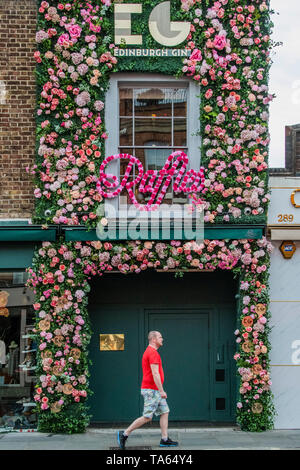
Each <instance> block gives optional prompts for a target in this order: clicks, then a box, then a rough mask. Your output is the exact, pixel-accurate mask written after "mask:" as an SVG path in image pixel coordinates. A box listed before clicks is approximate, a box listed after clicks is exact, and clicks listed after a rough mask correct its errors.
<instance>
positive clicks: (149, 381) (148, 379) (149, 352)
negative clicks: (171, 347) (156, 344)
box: [141, 346, 165, 390]
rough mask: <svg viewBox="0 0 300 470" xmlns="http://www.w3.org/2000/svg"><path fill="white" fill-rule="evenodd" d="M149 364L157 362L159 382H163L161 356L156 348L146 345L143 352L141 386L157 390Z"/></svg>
mask: <svg viewBox="0 0 300 470" xmlns="http://www.w3.org/2000/svg"><path fill="white" fill-rule="evenodd" d="M150 364H158V371H159V375H160V380H161V384H163V383H164V378H165V376H164V371H163V368H162V363H161V357H160V355H159V354H158V352H157V350H156V349H154V348H153V347H152V346H148V347H147V349H146V351H145V352H144V354H143V359H142V368H143V381H142V386H141V388H150V389H151V390H158V388H157V386H156V385H155V382H154V380H153V375H152V370H151V365H150Z"/></svg>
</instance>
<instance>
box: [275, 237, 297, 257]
mask: <svg viewBox="0 0 300 470" xmlns="http://www.w3.org/2000/svg"><path fill="white" fill-rule="evenodd" d="M279 249H280V251H281V253H282V256H283V257H284V258H285V259H290V258H292V257H293V255H294V253H295V251H296V245H295V243H294V242H292V241H283V242H282V243H281V245H280V248H279Z"/></svg>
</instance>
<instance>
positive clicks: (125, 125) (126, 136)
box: [120, 118, 133, 145]
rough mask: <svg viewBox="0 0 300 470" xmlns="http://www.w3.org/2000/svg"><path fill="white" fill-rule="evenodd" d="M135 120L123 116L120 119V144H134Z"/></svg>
mask: <svg viewBox="0 0 300 470" xmlns="http://www.w3.org/2000/svg"><path fill="white" fill-rule="evenodd" d="M132 126H133V120H132V119H126V118H121V119H120V145H133V140H132V133H133V128H132Z"/></svg>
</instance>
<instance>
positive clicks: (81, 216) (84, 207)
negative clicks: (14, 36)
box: [28, 0, 273, 227]
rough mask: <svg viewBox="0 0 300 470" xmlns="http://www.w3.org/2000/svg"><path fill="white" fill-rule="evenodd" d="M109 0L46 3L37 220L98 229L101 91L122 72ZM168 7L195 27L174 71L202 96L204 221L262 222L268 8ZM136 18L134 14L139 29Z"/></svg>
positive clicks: (196, 1) (221, 4)
mask: <svg viewBox="0 0 300 470" xmlns="http://www.w3.org/2000/svg"><path fill="white" fill-rule="evenodd" d="M113 3H114V2H113V0H112V1H106V0H102V1H97V2H95V1H93V0H91V1H88V0H84V1H82V2H81V3H80V4H78V2H77V1H75V0H69V1H68V2H66V1H61V2H59V3H57V2H56V1H53V0H49V1H42V2H41V3H40V7H39V10H38V11H39V14H38V27H37V33H36V43H37V49H38V50H37V51H35V53H34V57H35V59H36V61H37V74H36V76H37V83H38V94H37V97H38V99H37V159H36V163H35V165H33V167H32V168H31V169H29V168H28V171H30V172H31V173H32V174H33V175H34V178H35V186H36V187H35V191H34V196H35V200H36V210H35V216H34V220H35V221H36V222H38V223H45V221H46V222H47V223H55V224H67V225H82V224H83V225H88V226H92V227H96V226H97V222H98V218H99V217H100V216H99V214H100V213H101V211H97V208H98V207H99V205H101V204H103V200H102V197H101V195H100V194H99V192H98V191H97V190H96V184H97V181H98V178H99V167H100V164H101V162H102V161H103V159H104V158H106V157H107V155H105V146H104V143H105V140H106V139H107V137H108V136H107V134H106V132H105V123H104V110H105V106H106V103H105V91H106V90H107V87H108V82H109V76H110V73H111V72H113V71H117V70H120V68H119V67H120V66H119V63H118V62H117V58H116V57H114V49H115V45H114V44H113V42H112V39H111V38H112V37H113V36H114V31H113V21H110V20H109V19H111V18H113V15H112V12H113ZM156 3H157V2H156V1H155V0H153V6H154V5H155V4H156ZM172 8H173V9H175V11H176V13H175V12H174V11H173V14H176V18H177V20H184V21H189V22H190V25H191V26H190V33H189V35H188V37H187V39H186V40H185V41H184V42H183V43H182V44H181V45H180V47H181V48H188V49H190V50H191V55H190V57H188V58H182V63H181V64H179V65H178V70H177V73H176V75H177V76H179V75H180V74H182V75H186V76H188V77H189V78H190V79H191V80H193V81H195V82H196V83H198V84H199V91H200V94H201V106H200V109H199V117H200V124H201V125H200V128H199V133H200V134H201V137H202V139H201V140H202V148H201V165H202V166H203V167H204V168H205V189H206V192H205V201H206V205H205V209H204V222H206V223H215V222H245V221H251V222H255V221H256V222H264V221H265V218H266V209H267V207H268V203H269V198H270V195H269V193H268V177H267V160H268V144H269V135H268V118H269V110H268V106H269V103H270V101H271V100H272V98H273V96H272V95H271V94H270V93H269V90H268V73H269V67H270V63H271V60H270V49H271V46H272V41H271V39H270V33H271V21H270V12H269V6H268V2H261V1H260V0H251V1H248V0H219V1H215V2H210V1H208V0H176V1H174V2H172ZM137 17H138V15H137ZM108 18H109V19H108ZM135 21H137V22H138V19H136V18H134V17H132V24H133V27H134V24H135ZM180 60H181V59H180ZM149 72H151V70H149ZM165 73H168V70H167V69H166V70H165ZM199 156H200V150H199Z"/></svg>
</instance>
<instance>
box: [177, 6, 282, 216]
mask: <svg viewBox="0 0 300 470" xmlns="http://www.w3.org/2000/svg"><path fill="white" fill-rule="evenodd" d="M182 9H183V10H184V11H185V12H186V17H187V18H189V20H190V21H191V30H190V34H189V36H188V38H187V40H188V47H189V48H190V49H191V50H192V54H191V55H190V57H189V58H186V59H184V64H183V67H182V72H183V73H184V74H186V75H187V76H188V77H191V78H192V79H193V80H195V81H196V82H198V83H199V84H200V89H201V101H202V109H201V117H200V122H201V125H202V128H203V129H204V133H203V134H202V135H203V154H202V161H201V163H202V164H203V163H204V166H206V168H207V179H206V183H207V188H208V191H207V193H206V201H208V202H209V207H208V208H207V211H206V215H205V218H204V220H205V222H215V221H216V220H218V221H225V222H228V221H230V220H234V221H237V220H238V219H241V218H245V217H249V216H252V220H255V219H257V218H258V217H259V216H261V215H263V214H265V212H266V209H267V206H268V201H269V198H270V195H269V194H268V183H267V172H266V170H267V156H268V145H269V134H268V118H269V111H268V105H269V103H270V101H271V100H272V99H273V96H272V95H271V94H270V93H269V89H268V76H269V75H268V74H269V67H270V62H271V60H270V49H271V47H272V42H271V39H270V34H271V23H270V12H269V7H268V2H261V1H260V0H252V1H244V0H234V1H233V0H219V1H215V2H209V1H205V0H182ZM249 196H250V198H249ZM221 206H222V207H221ZM218 208H219V209H218ZM253 216H254V217H253Z"/></svg>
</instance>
